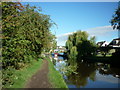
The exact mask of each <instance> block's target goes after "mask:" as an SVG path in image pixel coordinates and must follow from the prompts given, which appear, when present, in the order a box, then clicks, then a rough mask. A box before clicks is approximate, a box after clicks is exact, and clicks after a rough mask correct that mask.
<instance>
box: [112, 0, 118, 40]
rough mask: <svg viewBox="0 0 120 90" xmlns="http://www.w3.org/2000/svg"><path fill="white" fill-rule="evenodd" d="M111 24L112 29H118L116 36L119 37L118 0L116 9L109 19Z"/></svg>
mask: <svg viewBox="0 0 120 90" xmlns="http://www.w3.org/2000/svg"><path fill="white" fill-rule="evenodd" d="M111 25H112V26H113V29H117V30H118V37H119V38H120V1H119V3H118V8H117V9H116V11H115V14H114V15H113V18H112V20H111Z"/></svg>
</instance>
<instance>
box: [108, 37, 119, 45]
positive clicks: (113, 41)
mask: <svg viewBox="0 0 120 90" xmlns="http://www.w3.org/2000/svg"><path fill="white" fill-rule="evenodd" d="M109 46H112V47H120V38H116V39H113V40H112V41H111V42H110V43H109Z"/></svg>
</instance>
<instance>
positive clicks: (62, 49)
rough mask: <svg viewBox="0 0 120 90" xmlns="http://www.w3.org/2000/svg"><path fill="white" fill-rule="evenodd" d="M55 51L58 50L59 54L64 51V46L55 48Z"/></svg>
mask: <svg viewBox="0 0 120 90" xmlns="http://www.w3.org/2000/svg"><path fill="white" fill-rule="evenodd" d="M57 49H58V50H59V51H60V52H64V51H66V48H65V46H57Z"/></svg>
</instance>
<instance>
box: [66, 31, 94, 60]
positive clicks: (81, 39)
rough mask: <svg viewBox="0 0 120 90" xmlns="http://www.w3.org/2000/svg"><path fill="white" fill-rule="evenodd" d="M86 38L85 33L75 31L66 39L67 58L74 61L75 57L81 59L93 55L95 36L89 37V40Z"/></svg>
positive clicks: (86, 34)
mask: <svg viewBox="0 0 120 90" xmlns="http://www.w3.org/2000/svg"><path fill="white" fill-rule="evenodd" d="M88 36H89V35H88V33H87V32H85V31H77V32H75V33H73V34H72V35H70V36H69V37H68V40H67V42H66V48H67V55H68V57H69V58H72V59H76V57H78V58H81V57H83V56H90V55H93V54H94V53H95V50H96V43H95V36H93V37H90V40H89V39H88Z"/></svg>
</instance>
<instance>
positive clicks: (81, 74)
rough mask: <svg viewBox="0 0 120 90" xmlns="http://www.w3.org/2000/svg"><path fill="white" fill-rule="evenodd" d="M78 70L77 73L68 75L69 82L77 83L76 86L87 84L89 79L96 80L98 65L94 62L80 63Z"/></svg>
mask: <svg viewBox="0 0 120 90" xmlns="http://www.w3.org/2000/svg"><path fill="white" fill-rule="evenodd" d="M78 65H79V66H78V68H77V70H76V72H77V74H75V73H72V74H70V75H68V76H67V77H68V83H70V84H71V83H72V84H74V85H76V87H81V86H83V87H84V86H86V85H87V83H88V82H87V79H88V78H89V79H90V80H92V81H95V75H96V67H95V64H92V63H83V62H82V63H79V64H78Z"/></svg>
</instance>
